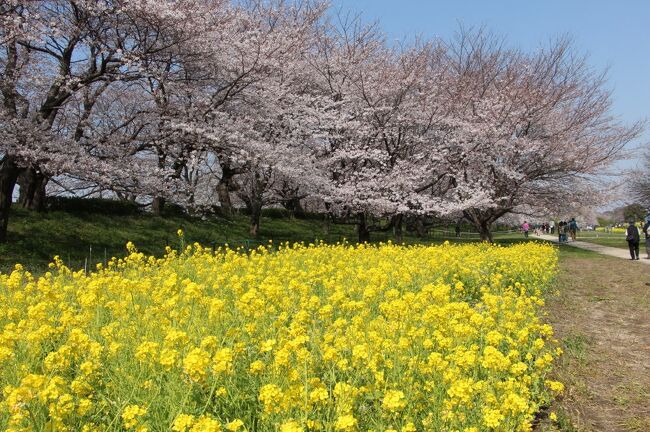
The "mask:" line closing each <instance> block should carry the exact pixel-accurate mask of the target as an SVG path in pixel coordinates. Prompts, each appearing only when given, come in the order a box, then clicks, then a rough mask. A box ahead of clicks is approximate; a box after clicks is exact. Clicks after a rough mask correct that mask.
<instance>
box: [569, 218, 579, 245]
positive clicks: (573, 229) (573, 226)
mask: <svg viewBox="0 0 650 432" xmlns="http://www.w3.org/2000/svg"><path fill="white" fill-rule="evenodd" d="M577 232H578V222H576V218H571V222H569V235H570V236H571V240H572V241H576V233H577Z"/></svg>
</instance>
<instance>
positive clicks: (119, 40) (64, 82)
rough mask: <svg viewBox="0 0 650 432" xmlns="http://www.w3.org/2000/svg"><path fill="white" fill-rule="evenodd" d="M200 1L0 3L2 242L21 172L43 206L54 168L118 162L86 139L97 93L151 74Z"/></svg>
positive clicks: (32, 203)
mask: <svg viewBox="0 0 650 432" xmlns="http://www.w3.org/2000/svg"><path fill="white" fill-rule="evenodd" d="M204 4H205V3H204V2H200V1H190V0H184V1H178V2H147V1H126V0H125V1H110V2H109V1H94V0H86V1H83V0H82V1H71V0H58V1H33V2H8V3H6V2H4V3H3V5H2V6H0V8H1V9H0V16H2V28H1V29H0V40H2V51H1V52H0V73H1V74H2V88H1V94H2V111H1V112H0V122H2V126H3V127H2V133H1V135H2V136H1V137H0V138H2V139H1V140H0V153H1V154H2V164H1V166H0V191H1V194H0V195H1V196H0V198H1V199H0V216H1V217H0V222H1V224H0V241H4V239H5V236H6V223H7V219H8V211H9V207H10V205H11V200H12V194H13V189H14V186H15V184H16V181H18V179H19V178H20V179H21V195H22V197H21V202H22V203H23V204H24V205H26V206H28V207H32V208H40V207H42V205H43V203H44V197H43V195H44V192H45V185H46V183H47V181H48V180H49V178H51V177H52V176H54V175H57V174H60V173H62V172H66V171H68V169H69V168H71V171H72V172H74V171H80V170H82V169H83V170H85V171H86V172H90V173H93V174H96V173H97V171H96V169H97V168H99V167H104V168H107V171H106V172H107V173H111V172H112V168H114V167H115V165H110V164H106V163H105V162H106V159H104V160H102V159H101V158H96V157H93V155H92V154H90V153H89V152H87V151H86V149H85V148H84V141H85V140H84V138H85V135H84V132H83V129H84V127H85V126H87V125H89V122H88V121H87V120H88V119H89V118H90V114H91V112H92V110H93V107H94V106H95V105H96V102H97V99H98V98H100V97H101V95H102V93H103V92H104V90H105V87H106V86H107V85H113V84H114V83H126V82H130V81H137V80H139V79H142V77H143V76H146V73H143V69H144V66H146V65H147V63H148V62H149V61H150V60H151V59H153V58H154V57H156V56H163V57H164V56H166V54H165V53H166V51H168V50H170V49H171V48H172V47H174V46H176V45H177V44H178V43H180V42H181V41H183V40H185V39H186V38H187V37H188V35H190V34H192V33H193V27H194V26H195V25H196V24H197V23H200V22H202V20H205V19H206V17H209V16H210V14H208V13H205V12H206V9H205V7H203V6H202V5H204ZM75 100H76V101H78V102H79V101H81V100H83V103H81V104H79V103H77V104H75V103H73V101H75ZM79 106H82V107H83V108H82V109H81V113H80V115H78V116H77V120H79V121H78V123H77V124H76V125H75V124H73V122H71V119H72V118H74V115H65V114H66V111H67V110H68V109H69V108H70V109H75V108H79ZM106 141H107V140H105V141H104V143H106ZM93 147H95V146H94V145H93ZM111 167H112V168H111Z"/></svg>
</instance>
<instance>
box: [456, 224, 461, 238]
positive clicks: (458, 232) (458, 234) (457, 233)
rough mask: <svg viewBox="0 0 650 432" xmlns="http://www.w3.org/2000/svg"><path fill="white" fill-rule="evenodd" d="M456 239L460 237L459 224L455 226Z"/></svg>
mask: <svg viewBox="0 0 650 432" xmlns="http://www.w3.org/2000/svg"><path fill="white" fill-rule="evenodd" d="M456 237H460V224H459V223H457V224H456Z"/></svg>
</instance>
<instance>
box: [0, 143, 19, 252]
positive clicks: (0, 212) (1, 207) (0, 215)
mask: <svg viewBox="0 0 650 432" xmlns="http://www.w3.org/2000/svg"><path fill="white" fill-rule="evenodd" d="M18 173H19V169H18V166H17V165H16V160H15V158H14V157H13V156H5V157H4V159H3V160H2V161H1V162H0V243H5V242H6V241H7V225H8V223H9V210H10V209H11V202H12V199H13V194H14V188H15V187H16V182H17V180H18Z"/></svg>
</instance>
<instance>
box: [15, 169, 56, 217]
mask: <svg viewBox="0 0 650 432" xmlns="http://www.w3.org/2000/svg"><path fill="white" fill-rule="evenodd" d="M48 180H49V178H48V177H47V176H46V175H44V174H42V173H40V172H38V171H37V170H36V169H35V168H33V167H29V168H27V169H24V170H22V171H21V172H20V175H19V177H18V185H19V186H20V195H19V196H18V203H19V204H20V206H21V207H23V208H26V209H29V210H34V211H38V212H42V211H45V203H46V196H47V195H46V191H45V187H46V186H47V182H48Z"/></svg>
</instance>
